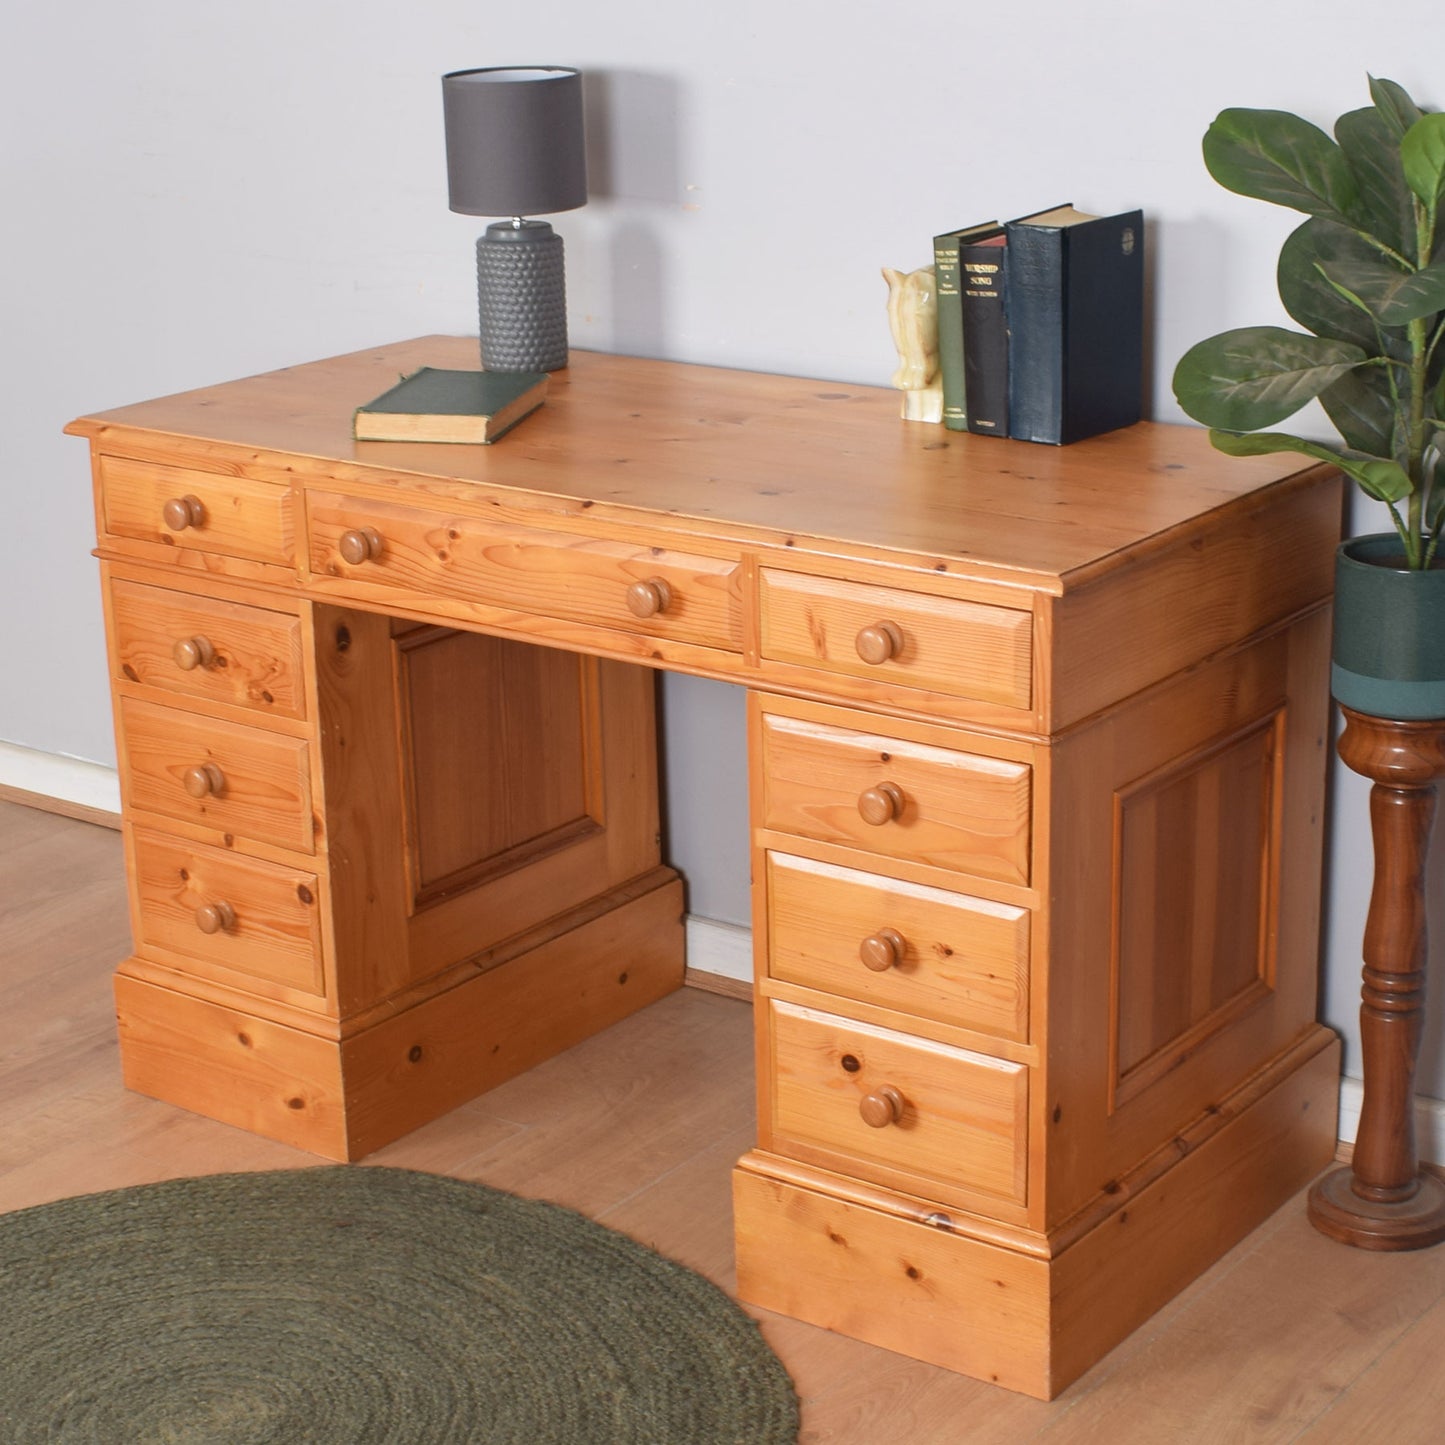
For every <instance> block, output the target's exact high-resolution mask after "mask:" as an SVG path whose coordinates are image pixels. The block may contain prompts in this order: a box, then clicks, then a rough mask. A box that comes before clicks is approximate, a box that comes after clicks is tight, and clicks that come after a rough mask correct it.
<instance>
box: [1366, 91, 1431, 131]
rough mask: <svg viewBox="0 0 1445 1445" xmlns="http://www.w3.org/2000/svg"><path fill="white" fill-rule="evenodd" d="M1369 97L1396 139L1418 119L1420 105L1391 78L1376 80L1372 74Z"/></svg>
mask: <svg viewBox="0 0 1445 1445" xmlns="http://www.w3.org/2000/svg"><path fill="white" fill-rule="evenodd" d="M1370 99H1371V100H1373V101H1374V102H1375V109H1376V110H1377V111H1379V112H1380V118H1381V119H1382V120H1383V121H1384V122H1385V124H1386V125H1388V126H1389V127H1390V131H1391V133H1392V134H1393V135H1394V136H1395V138H1396V139H1397V140H1398V139H1399V138H1400V137H1401V136H1402V135H1404V134H1405V132H1406V131H1407V130H1409V129H1410V127H1411V126H1412V125H1414V124H1415V122H1416V121H1417V120H1419V119H1420V114H1421V111H1420V107H1419V106H1418V105H1416V104H1415V102H1414V101H1413V100H1411V99H1410V97H1409V95H1408V94H1407V93H1406V90H1405V87H1404V86H1402V85H1396V84H1395V82H1394V81H1393V80H1376V79H1375V77H1374V76H1373V75H1372V76H1371V77H1370Z"/></svg>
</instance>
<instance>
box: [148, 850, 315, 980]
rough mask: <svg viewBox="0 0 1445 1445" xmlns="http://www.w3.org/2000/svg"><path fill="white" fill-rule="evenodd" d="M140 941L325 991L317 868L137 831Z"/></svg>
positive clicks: (252, 975) (250, 974)
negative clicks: (291, 865) (262, 859)
mask: <svg viewBox="0 0 1445 1445" xmlns="http://www.w3.org/2000/svg"><path fill="white" fill-rule="evenodd" d="M134 836H135V870H136V871H135V887H136V895H137V901H138V903H139V912H140V926H141V944H142V947H144V946H145V945H150V946H151V947H154V948H164V949H169V950H171V951H172V952H175V953H183V954H187V955H189V956H190V957H192V958H196V959H199V960H202V961H203V962H205V963H208V964H214V965H216V966H218V967H220V968H225V969H229V970H231V971H232V972H235V973H240V974H244V975H246V976H247V977H250V978H256V979H263V980H266V981H267V982H270V983H275V984H281V985H282V986H284V987H286V988H293V989H300V990H302V991H303V992H305V993H310V994H320V993H321V992H322V987H323V985H322V972H321V916H320V915H321V909H320V906H319V903H318V892H317V881H316V875H315V874H314V873H309V872H306V871H304V870H302V869H297V868H285V867H282V866H280V865H279V864H274V863H262V862H259V861H258V860H256V859H254V858H242V857H239V856H237V855H236V854H234V853H227V852H225V851H224V850H222V849H219V848H207V847H205V846H204V845H203V844H199V843H187V842H184V841H183V840H180V839H176V838H168V837H166V836H165V835H164V834H161V833H152V832H150V831H148V830H146V829H142V828H137V829H136V830H135V835H134Z"/></svg>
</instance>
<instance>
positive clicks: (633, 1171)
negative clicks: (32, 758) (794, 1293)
mask: <svg viewBox="0 0 1445 1445" xmlns="http://www.w3.org/2000/svg"><path fill="white" fill-rule="evenodd" d="M127 949H128V934H127V922H126V909H125V894H124V883H123V877H122V865H121V846H120V836H119V834H117V833H115V832H112V831H110V830H107V829H105V828H100V827H96V826H94V825H93V824H89V823H82V822H75V821H72V820H71V819H68V818H61V817H57V816H54V815H51V814H48V813H43V812H38V811H36V810H34V809H30V808H24V807H19V806H16V805H14V804H10V803H3V802H0V1210H11V1209H19V1208H23V1207H24V1206H26V1205H30V1204H37V1203H40V1202H42V1201H45V1200H50V1199H57V1198H61V1197H63V1196H66V1195H71V1194H80V1193H85V1192H88V1191H91V1190H97V1189H106V1188H112V1187H115V1186H117V1185H124V1184H136V1183H140V1182H143V1181H146V1180H153V1179H163V1178H168V1177H172V1176H176V1175H186V1174H203V1173H207V1172H214V1171H219V1170H236V1169H270V1168H281V1167H294V1166H298V1165H304V1164H310V1163H315V1162H318V1161H316V1160H314V1159H313V1158H312V1157H311V1156H309V1155H305V1154H301V1153H298V1152H297V1151H295V1150H293V1149H290V1148H287V1147H285V1146H283V1145H279V1144H272V1143H269V1142H267V1141H265V1140H260V1139H255V1138H252V1137H251V1136H250V1135H247V1134H244V1133H241V1132H239V1131H237V1130H235V1129H231V1128H228V1127H226V1126H225V1125H221V1124H215V1123H212V1122H210V1121H209V1120H206V1119H202V1118H199V1117H197V1116H195V1115H191V1114H187V1113H185V1112H183V1111H181V1110H179V1109H175V1108H172V1107H170V1106H168V1105H165V1104H160V1103H156V1102H155V1101H153V1100H150V1099H143V1098H140V1097H138V1096H136V1095H134V1094H128V1093H126V1092H125V1091H124V1090H123V1089H122V1088H121V1085H120V1079H119V1069H118V1063H117V1056H116V1046H115V1038H114V1030H113V1022H112V1017H111V1002H110V985H109V971H110V969H111V967H112V966H113V965H114V963H115V961H116V960H117V959H118V958H119V957H120V956H121V955H122V954H123V953H125V952H126V951H127ZM751 1070H752V1043H751V1032H750V1019H749V1010H748V1007H747V1005H746V1004H742V1003H738V1002H735V1001H732V1000H728V999H723V998H718V997H716V996H713V995H710V994H706V993H702V992H699V991H697V990H694V989H684V990H682V991H681V992H680V993H677V994H674V995H673V996H672V997H670V998H668V999H665V1000H664V1001H663V1002H661V1003H659V1004H656V1005H654V1006H653V1007H652V1008H650V1009H648V1010H646V1011H645V1012H644V1013H642V1014H640V1015H638V1016H637V1017H635V1018H633V1019H631V1020H629V1021H627V1022H625V1023H623V1024H620V1025H619V1026H618V1027H616V1028H614V1029H612V1030H610V1031H609V1032H608V1033H606V1034H604V1035H602V1036H601V1037H599V1038H597V1039H594V1040H591V1041H589V1042H588V1043H585V1044H582V1045H580V1046H579V1047H577V1048H575V1049H572V1050H571V1051H570V1052H568V1053H566V1054H564V1055H562V1056H561V1057H560V1058H557V1059H554V1060H552V1061H551V1062H550V1063H548V1064H545V1065H543V1066H542V1067H541V1068H538V1069H534V1070H533V1071H532V1072H531V1073H529V1074H526V1075H524V1076H522V1077H521V1078H519V1079H516V1080H513V1081H512V1082H511V1083H509V1084H506V1085H504V1086H503V1087H502V1088H500V1089H497V1090H495V1091H493V1092H492V1093H490V1094H487V1095H485V1096H483V1097H482V1098H480V1099H477V1100H475V1101H474V1102H473V1103H471V1104H468V1105H466V1106H465V1107H463V1108H461V1109H458V1110H457V1111H456V1112H455V1113H452V1114H449V1115H447V1116H446V1117H445V1118H443V1119H441V1120H438V1121H437V1122H436V1123H435V1124H432V1125H430V1126H428V1127H427V1128H425V1129H422V1130H420V1131H418V1132H417V1133H416V1134H414V1135H412V1136H411V1137H409V1138H407V1139H405V1140H402V1141H401V1142H399V1143H397V1144H394V1145H392V1146H390V1147H389V1148H387V1149H384V1150H382V1151H381V1152H380V1153H378V1154H376V1155H373V1156H372V1160H371V1161H369V1162H375V1163H378V1164H394V1165H400V1166H404V1167H407V1168H413V1169H429V1170H435V1171H437V1172H439V1173H445V1174H453V1175H457V1176H458V1177H461V1178H468V1179H479V1180H484V1181H485V1182H487V1183H488V1184H492V1185H496V1186H498V1187H500V1188H504V1189H510V1190H513V1191H515V1192H517V1193H520V1194H526V1195H537V1196H542V1197H545V1198H548V1199H555V1200H559V1201H561V1202H563V1203H565V1204H569V1205H572V1206H573V1207H575V1208H577V1209H580V1210H583V1211H584V1212H586V1213H587V1214H589V1215H591V1216H593V1217H594V1218H596V1219H599V1220H601V1221H602V1222H603V1223H605V1224H608V1225H611V1226H613V1227H614V1228H617V1229H622V1230H625V1231H627V1232H628V1233H630V1234H633V1235H635V1236H637V1237H638V1238H640V1239H642V1240H645V1241H646V1242H647V1243H649V1244H652V1245H654V1246H655V1247H656V1248H658V1249H660V1250H662V1251H664V1252H665V1253H667V1254H669V1255H672V1256H673V1257H674V1258H676V1259H679V1260H682V1261H683V1262H685V1263H687V1264H689V1265H691V1266H693V1267H694V1268H696V1269H699V1270H701V1271H702V1272H703V1273H704V1274H707V1275H709V1276H710V1277H711V1278H712V1279H714V1280H716V1281H717V1282H719V1283H720V1284H722V1285H723V1286H725V1287H728V1286H731V1284H732V1283H733V1264H732V1235H731V1218H730V1211H729V1179H728V1172H729V1168H730V1166H731V1165H732V1162H733V1160H734V1159H735V1158H736V1157H737V1156H738V1155H739V1154H740V1153H742V1152H743V1150H744V1149H746V1148H747V1147H748V1145H749V1144H750V1143H751V1141H752V1079H751ZM1442 1286H1445V1247H1442V1248H1440V1249H1436V1250H1432V1251H1425V1252H1423V1253H1418V1254H1410V1255H1393V1256H1392V1255H1371V1254H1366V1253H1363V1252H1360V1251H1357V1250H1352V1249H1347V1248H1344V1247H1341V1246H1339V1245H1335V1244H1332V1243H1331V1242H1329V1241H1328V1240H1326V1239H1324V1238H1322V1237H1321V1236H1319V1235H1317V1234H1316V1233H1315V1232H1314V1231H1313V1230H1311V1229H1310V1228H1309V1226H1308V1225H1307V1224H1306V1222H1305V1219H1304V1200H1303V1197H1300V1198H1298V1199H1296V1200H1294V1201H1292V1202H1291V1203H1290V1204H1289V1205H1288V1206H1287V1207H1286V1208H1284V1209H1282V1210H1281V1211H1280V1212H1279V1213H1278V1214H1277V1215H1275V1216H1274V1217H1273V1218H1272V1219H1270V1220H1269V1221H1268V1222H1267V1223H1266V1224H1265V1225H1264V1226H1263V1227H1262V1228H1261V1229H1259V1230H1258V1231H1256V1232H1255V1233H1254V1234H1253V1235H1251V1236H1250V1237H1249V1238H1248V1239H1247V1240H1245V1241H1244V1242H1243V1243H1242V1244H1241V1245H1240V1246H1239V1247H1238V1248H1236V1249H1235V1250H1233V1251H1232V1252H1231V1253H1230V1254H1229V1255H1228V1256H1226V1258H1225V1259H1223V1260H1222V1261H1220V1263H1219V1264H1217V1265H1216V1266H1215V1267H1214V1268H1213V1269H1212V1270H1210V1271H1209V1273H1208V1274H1206V1275H1204V1276H1203V1277H1202V1278H1201V1279H1200V1280H1198V1281H1197V1282H1196V1283H1195V1284H1194V1285H1192V1286H1191V1287H1190V1288H1189V1289H1188V1290H1186V1291H1185V1293H1184V1294H1183V1295H1181V1296H1180V1297H1179V1298H1178V1299H1176V1300H1175V1301H1174V1302H1173V1303H1172V1304H1170V1305H1169V1306H1167V1307H1166V1308H1165V1309H1164V1310H1163V1311H1161V1313H1160V1314H1158V1315H1156V1316H1155V1317H1154V1319H1152V1320H1151V1321H1149V1322H1148V1323H1147V1324H1146V1325H1145V1326H1144V1327H1143V1328H1142V1329H1141V1330H1139V1331H1138V1332H1137V1333H1136V1334H1135V1335H1134V1336H1133V1337H1132V1338H1131V1339H1129V1340H1128V1341H1126V1342H1125V1343H1124V1344H1123V1345H1122V1346H1120V1347H1119V1348H1118V1349H1117V1350H1115V1351H1114V1352H1113V1353H1112V1354H1111V1355H1109V1356H1108V1357H1106V1358H1105V1359H1104V1360H1103V1361H1102V1362H1101V1363H1100V1364H1099V1365H1097V1366H1095V1368H1094V1369H1093V1370H1091V1371H1090V1372H1089V1373H1088V1374H1087V1375H1085V1376H1084V1377H1083V1379H1081V1380H1080V1381H1078V1382H1077V1383H1076V1384H1075V1385H1074V1386H1073V1387H1072V1388H1070V1389H1069V1390H1068V1391H1066V1392H1065V1393H1064V1394H1063V1395H1062V1396H1061V1397H1060V1398H1059V1399H1057V1400H1055V1401H1054V1402H1052V1403H1051V1404H1047V1405H1045V1404H1041V1403H1040V1402H1038V1401H1036V1400H1029V1399H1025V1398H1023V1397H1022V1396H1019V1395H1013V1394H1009V1393H1007V1392H1006V1391H1003V1390H999V1389H997V1388H993V1387H990V1386H987V1385H983V1384H979V1383H976V1382H974V1381H972V1380H967V1379H964V1378H963V1377H961V1376H958V1375H953V1374H950V1373H948V1372H947V1371H944V1370H939V1369H935V1368H933V1367H931V1366H928V1365H921V1364H917V1363H915V1362H913V1361H911V1360H906V1359H904V1358H902V1357H901V1356H898V1355H893V1354H890V1353H888V1352H886V1351H884V1350H878V1349H874V1348H872V1347H870V1346H868V1345H863V1344H860V1343H858V1342H857V1341H854V1340H848V1339H844V1338H843V1337H841V1336H838V1335H832V1334H828V1333H826V1332H825V1331H822V1330H817V1329H813V1328H811V1327H810V1326H807V1325H803V1324H799V1323H798V1322H796V1321H793V1320H787V1319H782V1318H780V1317H777V1316H773V1315H768V1314H762V1315H761V1318H762V1320H763V1328H764V1331H765V1333H766V1334H767V1337H768V1339H769V1340H770V1341H771V1342H772V1345H773V1347H774V1348H775V1349H776V1350H777V1352H778V1354H779V1355H780V1356H781V1357H782V1359H783V1360H784V1362H785V1363H786V1364H787V1366H788V1368H789V1369H790V1370H791V1372H792V1374H793V1377H794V1379H795V1380H796V1382H797V1385H798V1389H799V1393H800V1394H801V1395H802V1397H803V1401H804V1413H803V1420H804V1434H803V1438H804V1440H806V1441H809V1442H822V1441H832V1442H857V1445H930V1442H946V1445H954V1442H957V1445H975V1442H976V1445H984V1442H989V1445H1003V1442H1007V1445H1017V1442H1025V1441H1029V1442H1034V1441H1036V1442H1041V1445H1090V1442H1101V1445H1102V1442H1106V1441H1108V1442H1119V1441H1125V1442H1147V1445H1153V1442H1236V1441H1238V1442H1245V1441H1248V1442H1259V1445H1264V1442H1285V1441H1302V1442H1309V1445H1326V1442H1329V1445H1346V1442H1348V1445H1355V1442H1373V1441H1382V1442H1383V1441H1389V1442H1391V1445H1415V1442H1420V1445H1426V1442H1438V1441H1445V1365H1442V1363H1441V1360H1442V1357H1445V1300H1442ZM559 1445H564V1442H559Z"/></svg>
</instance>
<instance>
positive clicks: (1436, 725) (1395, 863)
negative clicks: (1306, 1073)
mask: <svg viewBox="0 0 1445 1445" xmlns="http://www.w3.org/2000/svg"><path fill="white" fill-rule="evenodd" d="M1344 714H1345V731H1344V733H1343V734H1342V736H1341V737H1340V743H1339V749H1340V757H1341V758H1343V759H1344V761H1345V763H1346V765H1347V766H1348V767H1350V768H1352V769H1353V770H1354V771H1355V772H1357V773H1360V774H1361V775H1363V776H1364V777H1367V778H1369V779H1370V780H1371V782H1373V783H1374V787H1373V788H1371V789H1370V831H1371V834H1372V837H1373V841H1374V845H1375V879H1374V887H1373V889H1372V891H1371V893H1370V912H1369V917H1368V918H1367V919H1366V921H1365V944H1364V959H1365V967H1364V973H1363V976H1362V983H1361V989H1360V1055H1361V1061H1362V1063H1363V1071H1364V1081H1365V1096H1364V1103H1363V1105H1362V1107H1361V1110H1360V1127H1359V1131H1358V1133H1357V1134H1356V1136H1355V1154H1354V1159H1353V1160H1352V1162H1351V1164H1350V1167H1349V1168H1347V1169H1338V1170H1335V1171H1334V1172H1333V1173H1331V1174H1328V1175H1326V1176H1325V1178H1323V1179H1321V1180H1320V1181H1319V1182H1318V1183H1317V1184H1316V1185H1315V1186H1314V1188H1313V1189H1311V1190H1310V1199H1309V1220H1310V1223H1311V1224H1313V1225H1314V1227H1315V1228H1316V1229H1318V1230H1319V1231H1320V1233H1321V1234H1327V1235H1328V1236H1329V1237H1330V1238H1331V1239H1335V1240H1338V1241H1339V1242H1340V1243H1341V1244H1352V1245H1354V1246H1355V1247H1356V1248H1357V1249H1392V1250H1403V1249H1426V1248H1428V1247H1429V1246H1430V1245H1432V1244H1440V1243H1441V1242H1442V1241H1445V1183H1442V1181H1441V1180H1440V1179H1439V1177H1438V1176H1436V1175H1434V1174H1431V1173H1428V1172H1427V1171H1426V1170H1423V1169H1421V1168H1420V1161H1419V1156H1418V1155H1417V1154H1416V1152H1415V1118H1414V1111H1415V1063H1416V1060H1417V1059H1418V1058H1419V1055H1420V1035H1421V1031H1422V1030H1423V1028H1424V1022H1425V972H1426V963H1427V960H1428V957H1429V943H1428V939H1427V937H1426V930H1425V860H1426V854H1427V852H1428V850H1429V847H1430V829H1431V825H1432V823H1433V821H1434V817H1435V789H1436V783H1437V780H1438V779H1439V778H1440V777H1441V776H1442V775H1445V719H1427V720H1424V721H1415V720H1399V719H1394V718H1382V717H1374V716H1372V715H1371V714H1369V713H1361V712H1356V711H1355V709H1353V708H1350V707H1346V708H1345V709H1344Z"/></svg>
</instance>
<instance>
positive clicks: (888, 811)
mask: <svg viewBox="0 0 1445 1445" xmlns="http://www.w3.org/2000/svg"><path fill="white" fill-rule="evenodd" d="M858 811H859V812H860V813H861V814H862V815H863V821H864V822H865V823H868V824H870V825H871V826H873V827H874V828H881V827H882V826H883V825H884V824H885V823H891V822H892V821H893V820H894V819H895V818H899V817H902V815H903V789H902V788H900V787H899V786H898V784H897V783H879V784H878V785H877V786H876V787H872V788H866V789H864V791H863V792H861V793H860V794H859V795H858Z"/></svg>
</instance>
